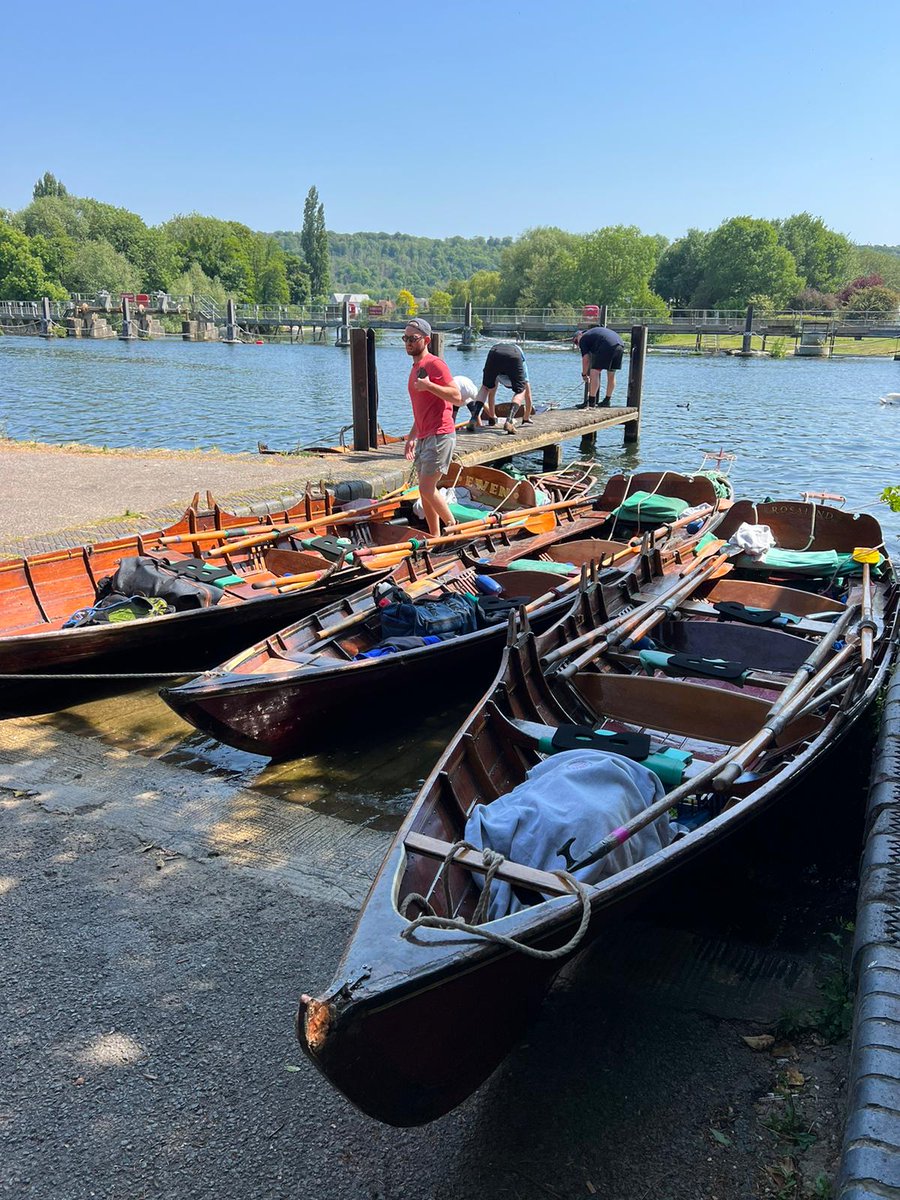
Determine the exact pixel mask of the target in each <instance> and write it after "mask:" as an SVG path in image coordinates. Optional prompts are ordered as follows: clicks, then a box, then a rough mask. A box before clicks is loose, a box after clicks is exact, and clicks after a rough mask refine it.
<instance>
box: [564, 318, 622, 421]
mask: <svg viewBox="0 0 900 1200" xmlns="http://www.w3.org/2000/svg"><path fill="white" fill-rule="evenodd" d="M572 340H573V341H574V342H575V345H576V346H577V347H578V349H579V350H580V351H581V378H582V379H586V380H588V394H587V398H586V399H585V400H582V402H581V404H578V405H576V408H597V407H598V404H597V401H598V398H599V397H598V393H599V391H600V372H601V371H605V372H606V393H605V395H604V397H603V399H602V400H601V401H600V403H599V407H600V408H609V402H610V401H611V400H612V394H613V392H614V391H615V389H616V371H618V370H619V368H620V367H621V366H622V355H623V354H624V353H625V343H624V342H623V341H622V339H621V338H620V337H619V335H618V334H617V333H615V332H613V330H612V329H607V328H606V326H605V325H595V326H593V327H592V328H591V329H586V330H585V331H584V333H576V334H575V337H574V338H573V339H572Z"/></svg>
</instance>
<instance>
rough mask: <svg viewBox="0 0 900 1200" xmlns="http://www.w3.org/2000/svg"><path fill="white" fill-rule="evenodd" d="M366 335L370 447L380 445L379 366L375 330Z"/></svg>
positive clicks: (368, 331)
mask: <svg viewBox="0 0 900 1200" xmlns="http://www.w3.org/2000/svg"><path fill="white" fill-rule="evenodd" d="M365 333H366V372H367V374H368V377H369V445H370V446H377V445H378V364H377V363H376V361H375V330H374V329H371V328H370V329H367V330H366V331H365Z"/></svg>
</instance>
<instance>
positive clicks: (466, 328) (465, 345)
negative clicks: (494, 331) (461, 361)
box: [459, 300, 475, 350]
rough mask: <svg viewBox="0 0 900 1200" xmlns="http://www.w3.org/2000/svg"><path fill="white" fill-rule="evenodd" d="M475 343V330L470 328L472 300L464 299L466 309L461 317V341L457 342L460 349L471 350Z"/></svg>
mask: <svg viewBox="0 0 900 1200" xmlns="http://www.w3.org/2000/svg"><path fill="white" fill-rule="evenodd" d="M474 345H475V331H474V329H473V328H472V301H471V300H467V301H466V311H465V316H464V317H463V331H462V341H461V342H460V343H459V348H460V350H471V349H472V348H473V346H474Z"/></svg>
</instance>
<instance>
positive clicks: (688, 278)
mask: <svg viewBox="0 0 900 1200" xmlns="http://www.w3.org/2000/svg"><path fill="white" fill-rule="evenodd" d="M708 246H709V234H708V233H704V232H703V230H700V229H689V230H688V231H687V233H686V234H685V236H684V237H683V238H679V239H678V240H677V241H676V242H673V243H672V244H671V246H669V247H667V249H665V250H664V251H663V253H662V255H661V256H660V259H659V262H658V263H657V264H656V270H655V271H654V272H653V278H652V279H651V281H650V282H651V286H652V288H653V290H654V292H656V293H657V295H659V296H662V298H663V299H664V300H668V301H669V303H670V304H673V305H675V306H676V307H681V308H684V307H686V306H687V305H688V304H689V303H690V300H691V296H693V294H694V292H696V290H697V288H698V286H699V284H700V280H701V279H702V278H703V276H704V274H705V272H706V259H707V253H708Z"/></svg>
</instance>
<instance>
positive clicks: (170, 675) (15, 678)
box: [0, 671, 230, 683]
mask: <svg viewBox="0 0 900 1200" xmlns="http://www.w3.org/2000/svg"><path fill="white" fill-rule="evenodd" d="M228 674H230V672H229V671H140V672H121V673H119V672H113V673H110V674H105V675H99V674H91V675H88V674H78V673H76V672H74V671H73V672H71V673H69V674H65V675H25V674H15V675H0V683H18V682H23V683H33V682H35V681H36V680H46V681H47V682H51V681H57V682H58V681H60V680H63V681H66V680H76V679H186V678H187V677H188V676H191V678H196V677H197V676H198V675H209V676H222V675H228Z"/></svg>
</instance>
